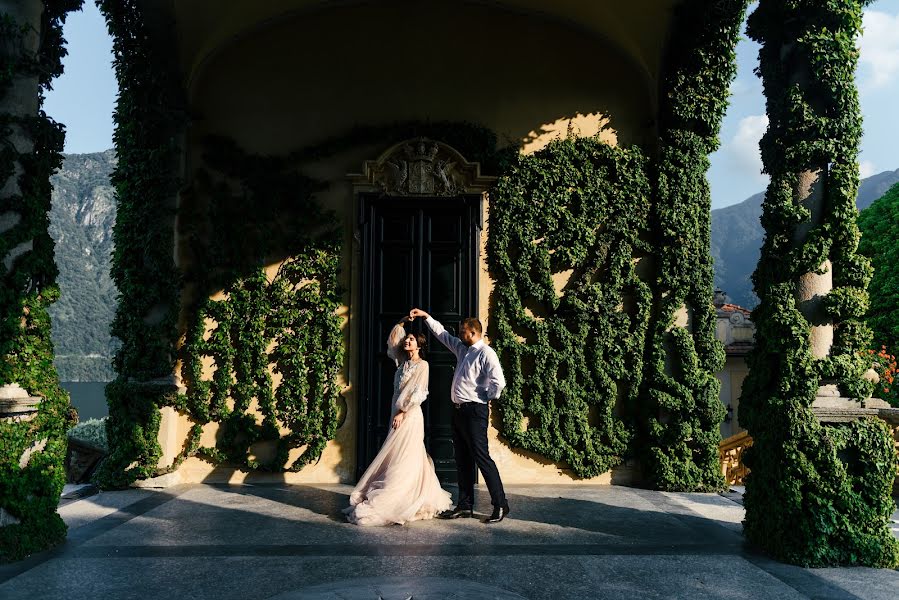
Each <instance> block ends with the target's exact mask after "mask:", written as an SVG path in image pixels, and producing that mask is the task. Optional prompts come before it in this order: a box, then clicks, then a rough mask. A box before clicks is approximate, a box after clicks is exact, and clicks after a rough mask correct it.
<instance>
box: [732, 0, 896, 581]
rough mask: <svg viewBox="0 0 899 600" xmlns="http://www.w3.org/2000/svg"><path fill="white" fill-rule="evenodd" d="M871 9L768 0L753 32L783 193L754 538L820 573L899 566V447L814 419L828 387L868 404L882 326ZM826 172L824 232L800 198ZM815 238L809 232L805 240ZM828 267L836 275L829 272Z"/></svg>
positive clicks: (751, 408)
mask: <svg viewBox="0 0 899 600" xmlns="http://www.w3.org/2000/svg"><path fill="white" fill-rule="evenodd" d="M867 3H868V2H867V1H866V0H790V1H788V2H784V1H782V0H762V1H761V2H760V4H759V6H758V8H757V9H756V10H755V12H754V13H753V14H752V15H751V16H750V19H749V28H748V32H749V35H750V36H751V37H752V38H753V39H755V40H757V41H759V42H761V43H762V49H761V51H760V53H759V58H760V66H759V70H758V72H759V74H760V76H761V77H762V81H763V84H764V87H765V95H766V98H767V104H768V116H769V126H768V131H767V133H766V134H765V136H764V137H763V138H762V142H761V149H762V160H763V163H764V166H765V171H766V172H767V173H768V174H770V176H771V183H770V185H769V186H768V190H767V193H766V196H765V202H764V205H763V215H762V222H763V224H764V226H765V231H766V237H765V242H764V246H763V248H762V255H761V259H760V261H759V265H758V268H757V269H756V271H755V273H754V275H753V283H754V285H755V291H756V294H757V295H758V297H759V299H760V301H761V303H760V304H759V307H758V308H757V309H756V310H755V311H754V312H753V321H755V323H756V326H757V336H756V340H757V342H756V348H755V350H754V351H753V353H752V354H751V356H750V358H749V364H750V374H749V377H748V378H747V380H746V382H745V383H744V386H743V396H742V399H741V403H740V408H741V415H740V420H741V422H742V423H743V424H744V425H745V426H746V427H747V429H748V430H749V432H750V434H751V435H752V438H753V445H752V447H751V448H750V449H749V450H748V451H747V453H746V454H745V455H744V459H745V463H746V465H747V466H749V467H750V469H751V473H750V474H749V476H748V478H747V481H746V495H745V497H744V501H745V506H746V520H745V522H744V531H745V533H746V537H747V538H748V539H749V540H750V541H751V542H753V543H754V544H756V545H758V546H759V547H761V548H763V549H764V550H765V551H766V552H768V553H769V554H771V555H772V556H774V557H775V558H777V559H780V560H784V561H788V562H793V563H797V564H801V565H808V566H824V565H836V564H851V565H870V566H879V567H895V566H896V565H897V564H899V541H897V540H896V539H895V538H894V537H893V535H892V533H891V532H890V529H889V527H888V523H889V518H890V515H891V513H892V511H893V502H892V499H891V498H890V493H891V490H892V484H893V479H894V476H895V472H896V471H895V460H896V458H895V451H894V449H893V446H892V441H891V438H890V435H889V431H888V429H887V428H886V427H885V425H884V424H883V423H881V422H879V421H877V420H874V419H862V420H857V421H855V422H852V423H848V424H823V423H819V421H818V420H817V418H816V417H815V415H814V414H813V412H812V410H811V405H812V402H813V401H814V399H815V397H816V395H817V391H818V388H819V386H820V385H823V384H826V383H829V382H835V383H837V384H838V385H839V387H840V389H841V390H842V392H843V394H844V395H845V396H849V397H854V398H857V399H864V398H866V397H868V396H869V395H870V393H871V383H870V382H869V381H866V380H865V379H863V378H862V374H863V373H864V372H865V371H866V370H867V369H868V368H869V367H870V366H871V359H870V355H869V354H868V353H867V352H864V351H865V350H867V349H868V345H869V341H870V335H871V332H870V329H869V328H868V327H867V326H866V325H865V324H864V323H863V322H862V321H860V317H861V316H862V315H864V313H865V310H866V308H867V303H868V298H867V293H866V291H865V288H866V286H867V284H868V282H869V280H870V278H871V267H870V264H869V262H868V261H867V259H865V258H864V257H863V256H861V255H860V254H858V253H857V247H858V241H859V231H858V227H857V226H856V214H857V213H856V208H855V196H856V190H857V187H858V164H857V162H856V159H857V156H858V144H859V139H860V137H861V132H862V130H861V116H860V112H859V105H858V93H857V90H856V88H855V85H854V72H855V67H856V63H857V59H858V51H857V49H856V46H855V40H856V38H857V36H858V33H859V30H860V27H861V22H862V8H863V7H864V5H865V4H867ZM806 173H816V174H817V176H818V178H819V179H820V180H822V181H823V182H824V184H823V192H822V193H823V210H822V211H821V214H820V216H819V217H818V218H817V220H816V221H815V222H812V218H813V214H812V212H811V211H810V210H809V208H808V207H807V206H805V205H804V204H803V203H802V202H801V201H800V196H798V194H797V193H796V190H797V189H798V188H799V187H800V177H801V176H802V175H803V174H806ZM798 228H807V229H808V233H807V235H805V236H798V235H797V234H796V232H797V229H798ZM827 260H830V261H831V265H832V276H833V286H834V287H833V290H832V291H831V292H830V293H829V294H827V295H826V296H825V300H824V302H823V303H822V314H821V315H818V316H813V317H809V316H807V315H806V314H804V313H803V311H802V308H803V307H802V306H801V305H800V302H799V300H798V296H799V294H798V282H799V280H800V278H801V277H802V276H803V275H805V274H806V273H810V272H816V273H820V272H821V270H822V267H821V266H822V265H824V264H825V261H827ZM825 268H826V267H825ZM828 322H829V323H833V328H834V341H833V345H832V348H831V349H830V352H829V355H828V356H826V357H824V358H816V357H815V356H814V354H813V352H812V348H811V343H810V335H811V327H812V326H813V325H820V324H822V323H823V324H827V323H828Z"/></svg>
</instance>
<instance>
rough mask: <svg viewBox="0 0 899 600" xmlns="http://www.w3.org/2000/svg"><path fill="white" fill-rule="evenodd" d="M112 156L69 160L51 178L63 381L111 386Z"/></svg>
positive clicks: (55, 311)
mask: <svg viewBox="0 0 899 600" xmlns="http://www.w3.org/2000/svg"><path fill="white" fill-rule="evenodd" d="M115 165H116V157H115V153H114V152H113V151H112V150H107V151H106V152H97V153H94V154H67V155H65V157H64V161H63V166H62V168H61V169H60V170H59V171H58V172H57V173H56V174H55V175H53V177H51V179H50V181H51V183H52V184H53V195H52V205H51V209H50V236H51V237H52V238H53V239H54V240H55V241H56V265H57V266H58V267H59V278H58V279H57V281H58V282H59V288H60V298H59V300H58V301H57V302H56V303H55V304H54V305H53V306H51V307H50V316H51V318H52V323H53V330H52V336H53V343H54V346H55V349H56V361H55V362H56V368H57V369H58V370H59V378H60V380H61V381H110V380H112V379H113V378H114V376H115V374H114V372H113V370H112V364H111V360H112V356H113V354H114V353H115V350H116V348H117V341H116V340H115V338H112V337H111V336H110V335H109V324H110V323H111V322H112V317H113V314H114V312H115V306H116V294H117V290H116V288H115V284H114V283H113V282H112V279H111V278H110V275H109V267H110V258H111V256H112V250H113V240H112V227H113V225H114V224H115V211H116V206H115V198H114V195H113V188H112V186H111V185H110V184H109V177H110V175H111V174H112V170H113V169H114V168H115Z"/></svg>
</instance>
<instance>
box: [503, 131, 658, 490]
mask: <svg viewBox="0 0 899 600" xmlns="http://www.w3.org/2000/svg"><path fill="white" fill-rule="evenodd" d="M646 162H647V161H646V159H645V158H644V157H643V155H642V153H641V152H640V151H639V150H637V149H623V148H616V147H613V146H610V145H608V144H606V143H604V142H602V141H600V140H598V139H596V138H580V139H578V138H574V139H565V140H557V141H554V142H552V143H550V144H549V145H548V146H547V147H546V148H545V149H543V150H540V151H539V152H537V153H536V154H534V155H532V156H526V155H519V156H518V157H517V160H516V161H515V162H514V163H513V164H512V166H511V168H510V169H509V171H508V172H507V174H506V175H504V176H503V177H502V178H501V179H500V180H499V182H498V183H497V185H496V188H495V189H494V191H493V193H492V195H491V198H492V200H491V205H490V222H489V233H490V235H489V237H488V247H487V252H488V256H489V260H490V271H491V275H492V276H493V278H494V279H495V280H496V287H495V288H494V291H493V302H494V305H495V307H494V310H493V311H492V314H491V327H492V328H493V330H494V332H495V335H494V341H493V347H494V348H495V349H496V351H497V354H498V355H499V357H500V360H501V361H502V363H503V367H504V371H505V374H506V379H507V382H508V387H507V388H506V390H505V391H504V392H503V396H502V400H501V402H500V404H499V408H500V414H501V420H502V427H501V432H502V435H503V436H504V437H505V438H506V439H508V440H509V442H510V443H511V444H513V445H514V446H517V447H520V448H523V449H525V450H528V451H530V452H535V453H537V454H540V455H542V456H544V457H546V458H549V459H551V460H555V461H562V462H564V463H565V464H566V465H568V466H570V467H571V469H572V471H574V473H575V474H576V475H577V476H578V477H593V476H596V475H599V474H601V473H605V472H607V471H608V470H609V469H610V468H612V467H615V466H617V465H618V464H619V463H620V462H621V460H622V457H623V456H624V454H625V452H626V451H627V449H628V444H629V441H630V439H631V437H632V435H633V413H634V410H635V406H636V403H637V395H638V393H639V390H640V383H641V378H642V373H643V364H642V356H643V343H644V338H645V335H646V328H647V324H648V321H649V310H650V305H651V297H652V295H651V292H650V289H649V286H648V285H647V284H646V283H644V282H643V281H642V280H641V279H640V278H639V277H638V275H637V268H636V263H637V262H638V261H640V260H643V259H644V258H645V257H646V255H647V254H648V253H649V251H650V248H649V244H648V243H647V242H646V235H647V229H648V228H647V225H648V215H649V196H650V189H649V181H648V179H647V176H646ZM554 278H555V279H557V280H559V283H558V284H556V283H554ZM564 279H567V281H564V283H563V282H562V280H564ZM616 404H617V406H616Z"/></svg>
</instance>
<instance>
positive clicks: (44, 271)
mask: <svg viewBox="0 0 899 600" xmlns="http://www.w3.org/2000/svg"><path fill="white" fill-rule="evenodd" d="M80 7H81V0H59V1H47V2H44V10H43V12H42V14H41V16H40V23H39V25H38V29H37V30H35V28H34V26H33V25H29V24H23V23H18V22H16V20H15V19H14V18H13V16H12V15H11V14H6V13H4V14H2V15H0V37H2V39H3V45H4V48H5V51H4V52H0V102H4V101H6V100H8V99H9V96H8V95H9V93H10V91H11V90H12V89H13V87H14V86H16V85H26V86H27V85H30V82H29V81H28V79H29V78H32V77H33V78H36V79H37V86H36V87H35V89H34V90H33V93H34V94H36V95H37V111H36V113H34V114H27V113H25V114H23V113H22V111H20V112H15V113H14V112H6V111H4V112H0V139H2V145H0V188H7V189H12V190H13V192H12V193H10V194H8V195H4V196H2V197H0V215H3V217H4V219H9V217H10V215H15V216H16V218H14V219H13V220H12V221H9V220H7V221H6V222H5V223H4V226H3V229H2V230H0V231H2V233H0V259H3V262H2V263H0V385H4V384H7V383H17V384H19V385H20V386H21V387H23V388H24V389H25V390H27V391H28V392H29V393H30V394H32V395H34V396H40V397H41V398H42V400H41V402H40V404H39V406H38V412H37V414H36V415H35V416H34V418H33V419H31V420H18V419H4V420H3V421H2V422H0V508H2V509H3V511H4V512H5V513H6V514H7V515H8V516H9V517H11V518H12V519H15V522H14V524H11V525H7V526H5V527H2V528H0V560H4V561H5V560H15V559H19V558H22V557H23V556H25V555H27V554H30V553H32V552H35V551H38V550H41V549H44V548H47V547H49V546H51V545H53V544H56V543H58V542H60V541H61V540H62V539H64V538H65V534H66V526H65V523H63V521H62V519H61V518H60V516H59V515H58V514H57V512H56V507H57V505H58V504H59V496H60V494H61V492H62V487H63V484H64V483H65V473H64V470H63V460H64V458H65V453H66V430H67V429H68V428H69V427H70V426H71V425H72V424H73V423H74V421H75V420H76V418H77V417H76V415H75V414H74V412H73V411H71V410H70V408H69V397H68V394H66V392H65V391H64V390H63V389H62V388H61V387H60V386H59V378H58V376H57V373H56V369H55V368H54V366H53V343H52V341H51V337H50V317H49V315H48V313H47V308H48V307H49V306H50V304H52V303H53V302H54V301H55V300H56V299H57V298H58V297H59V288H58V287H57V286H56V275H57V270H56V265H55V264H54V262H53V240H52V239H51V238H50V235H49V233H48V225H49V223H48V216H47V215H48V212H49V210H50V191H51V189H50V176H51V175H52V174H53V173H54V172H55V171H56V170H57V169H59V168H60V166H61V165H62V149H63V140H64V129H63V127H62V125H60V124H58V123H56V122H54V121H53V120H52V119H50V118H49V117H47V115H46V114H44V112H43V110H41V108H40V107H41V106H42V104H43V94H44V91H45V90H47V89H49V88H50V84H51V82H52V80H53V79H54V78H55V77H57V76H59V75H60V74H61V73H62V69H63V68H62V57H63V56H65V53H66V51H65V40H64V39H63V37H62V25H63V23H64V22H65V18H66V14H67V13H69V12H71V11H73V10H77V9H79V8H80ZM35 40H37V41H36V42H35ZM3 106H6V104H5V102H4V104H3ZM10 108H14V107H13V106H10ZM13 177H15V178H16V180H15V182H14V183H13V184H12V185H11V186H9V187H7V184H8V183H10V182H9V180H10V179H11V178H13ZM27 450H33V452H32V453H31V454H30V457H29V458H28V459H27V460H25V461H24V464H22V463H23V460H22V457H23V456H24V454H25V452H26V451H27Z"/></svg>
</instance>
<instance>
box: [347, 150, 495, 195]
mask: <svg viewBox="0 0 899 600" xmlns="http://www.w3.org/2000/svg"><path fill="white" fill-rule="evenodd" d="M350 179H351V181H353V183H354V184H355V185H356V187H357V188H370V189H372V190H379V191H381V192H383V193H384V194H387V195H391V196H458V195H460V194H471V193H481V192H484V191H486V190H487V188H488V187H489V186H490V185H491V184H492V183H493V182H494V181H495V180H496V178H495V177H486V176H483V175H481V165H480V164H479V163H476V162H468V161H466V160H465V158H464V157H463V156H462V155H461V154H460V153H459V152H458V151H456V150H455V149H454V148H452V147H451V146H447V145H446V144H443V143H441V142H435V141H434V140H429V139H427V138H416V139H412V140H407V141H405V142H400V143H399V144H396V145H395V146H393V147H391V148H390V149H388V150H387V151H386V152H384V154H382V155H381V157H380V158H378V159H377V160H369V161H365V163H364V165H363V171H362V173H361V174H359V175H350Z"/></svg>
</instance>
